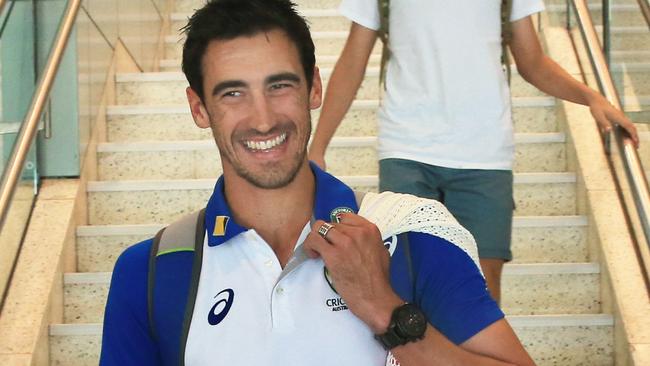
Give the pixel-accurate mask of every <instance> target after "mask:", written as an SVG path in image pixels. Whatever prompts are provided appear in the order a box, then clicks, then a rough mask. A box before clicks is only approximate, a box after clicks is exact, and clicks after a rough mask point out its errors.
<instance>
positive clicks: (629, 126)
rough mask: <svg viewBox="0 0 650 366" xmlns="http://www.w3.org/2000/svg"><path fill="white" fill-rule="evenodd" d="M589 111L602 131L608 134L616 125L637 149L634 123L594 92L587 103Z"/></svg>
mask: <svg viewBox="0 0 650 366" xmlns="http://www.w3.org/2000/svg"><path fill="white" fill-rule="evenodd" d="M589 110H590V111H591V115H592V116H594V119H595V120H596V123H598V127H600V129H601V130H602V131H605V132H609V131H611V129H612V127H613V126H614V124H618V125H620V126H621V127H622V128H623V129H624V130H625V131H627V133H628V134H629V135H630V138H631V139H632V141H633V142H634V146H635V147H637V148H638V147H639V134H638V132H637V130H636V126H635V125H634V123H633V122H632V121H630V119H629V118H627V117H626V116H625V114H624V113H623V112H621V111H620V110H618V109H616V108H615V107H614V106H613V105H612V104H611V103H609V101H608V100H607V99H605V97H603V96H602V95H600V94H598V93H595V92H594V96H593V97H592V98H591V100H590V101H589Z"/></svg>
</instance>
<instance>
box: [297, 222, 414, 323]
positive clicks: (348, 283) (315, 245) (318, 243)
mask: <svg viewBox="0 0 650 366" xmlns="http://www.w3.org/2000/svg"><path fill="white" fill-rule="evenodd" d="M324 223H325V222H323V221H321V220H318V221H316V222H315V223H314V226H313V227H312V231H311V233H309V235H308V236H307V239H306V240H305V243H304V248H305V252H306V253H307V255H308V256H309V257H311V258H317V257H319V256H320V257H321V258H322V259H323V261H324V262H325V266H326V267H327V270H328V271H329V273H330V276H331V277H332V280H333V285H334V287H335V288H336V291H337V292H338V293H339V295H341V297H342V298H343V299H344V300H345V302H346V304H347V306H348V307H349V308H350V311H352V313H354V315H356V316H357V317H358V318H359V319H361V320H362V321H363V322H365V323H366V324H367V325H368V326H369V327H370V328H371V329H372V331H373V332H375V334H379V333H383V332H385V331H386V329H387V327H388V323H389V322H390V317H391V314H392V311H393V310H394V309H395V308H396V307H397V306H399V305H401V304H402V303H404V301H402V300H401V299H400V298H399V296H397V294H395V292H394V291H393V289H392V288H391V285H390V282H389V261H390V258H389V254H388V250H386V248H385V247H384V244H383V242H382V240H381V235H380V233H379V229H377V227H376V226H375V225H374V224H373V223H371V222H370V221H368V220H366V219H364V218H363V217H361V216H359V215H355V214H351V213H344V214H341V215H340V223H336V224H332V225H333V227H332V228H331V229H329V230H328V231H327V234H326V235H324V236H321V234H319V233H318V229H319V228H320V227H321V226H322V225H323V224H324Z"/></svg>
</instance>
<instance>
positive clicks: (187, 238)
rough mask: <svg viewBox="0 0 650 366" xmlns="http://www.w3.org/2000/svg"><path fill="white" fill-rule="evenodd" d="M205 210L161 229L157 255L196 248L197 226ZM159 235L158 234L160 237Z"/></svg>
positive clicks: (193, 213)
mask: <svg viewBox="0 0 650 366" xmlns="http://www.w3.org/2000/svg"><path fill="white" fill-rule="evenodd" d="M203 211H204V210H200V211H196V212H192V213H191V214H189V215H186V216H184V217H182V218H181V219H180V220H178V221H176V222H174V223H173V224H171V225H169V226H167V227H166V228H163V229H161V230H160V232H159V234H160V239H159V241H158V246H157V249H156V256H159V255H162V254H167V253H172V252H176V251H179V250H194V247H195V243H194V241H195V239H196V227H197V222H198V221H199V216H201V215H202V213H203ZM158 237H159V235H156V238H158Z"/></svg>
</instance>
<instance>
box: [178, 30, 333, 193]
mask: <svg viewBox="0 0 650 366" xmlns="http://www.w3.org/2000/svg"><path fill="white" fill-rule="evenodd" d="M202 71H203V89H204V90H203V92H204V95H205V98H204V99H205V100H204V103H202V102H201V100H200V99H199V97H198V96H197V95H196V93H195V92H194V91H193V90H192V89H190V88H188V89H187V95H188V100H189V102H190V108H191V110H192V116H193V117H194V120H195V122H196V124H197V125H198V126H199V127H201V128H207V127H210V128H211V129H212V134H213V135H214V138H215V140H216V142H217V146H218V147H219V152H220V154H221V160H222V164H223V169H224V174H225V175H226V176H228V175H229V174H236V175H237V176H239V177H241V178H244V179H245V180H246V181H247V182H249V183H251V184H253V185H254V186H256V187H259V188H267V189H274V188H280V187H284V186H286V185H287V184H289V183H290V182H291V181H292V180H293V178H294V177H295V176H296V174H297V172H298V170H299V169H300V167H301V166H302V165H303V164H306V162H307V160H306V147H307V142H308V141H309V136H310V133H311V117H310V109H314V108H318V107H319V106H320V102H321V84H320V76H319V74H318V72H317V70H316V72H314V81H313V86H312V89H311V91H309V90H308V88H307V81H306V80H305V75H304V71H303V67H302V64H301V62H300V57H299V54H298V50H297V48H296V47H295V45H294V44H293V43H292V42H291V40H290V39H289V38H288V37H287V36H286V35H285V33H284V32H283V31H280V30H273V31H269V32H261V33H258V34H256V35H254V36H251V37H238V38H235V39H233V40H228V41H212V42H211V43H210V44H209V45H208V47H207V49H206V52H205V54H204V56H203V60H202Z"/></svg>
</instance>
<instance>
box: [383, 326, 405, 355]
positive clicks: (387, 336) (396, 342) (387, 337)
mask: <svg viewBox="0 0 650 366" xmlns="http://www.w3.org/2000/svg"><path fill="white" fill-rule="evenodd" d="M375 339H376V340H378V341H379V343H380V344H381V345H382V347H384V349H385V350H386V351H390V350H391V349H393V348H395V347H397V346H401V345H403V344H406V342H407V341H406V340H405V339H404V338H402V337H400V336H399V335H398V334H397V332H395V327H392V328H388V331H387V332H386V333H384V334H377V335H375Z"/></svg>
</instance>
